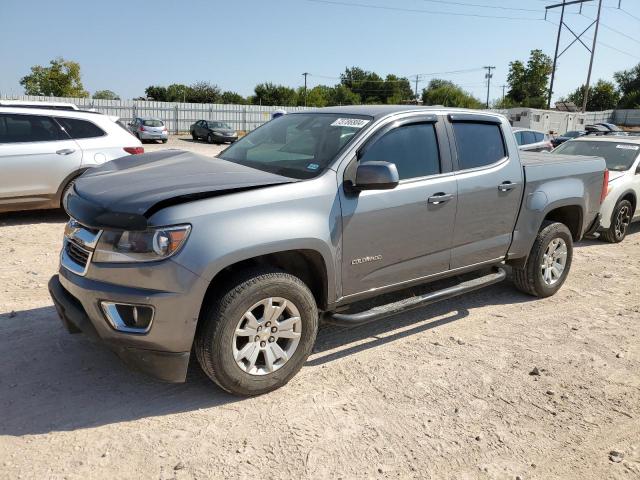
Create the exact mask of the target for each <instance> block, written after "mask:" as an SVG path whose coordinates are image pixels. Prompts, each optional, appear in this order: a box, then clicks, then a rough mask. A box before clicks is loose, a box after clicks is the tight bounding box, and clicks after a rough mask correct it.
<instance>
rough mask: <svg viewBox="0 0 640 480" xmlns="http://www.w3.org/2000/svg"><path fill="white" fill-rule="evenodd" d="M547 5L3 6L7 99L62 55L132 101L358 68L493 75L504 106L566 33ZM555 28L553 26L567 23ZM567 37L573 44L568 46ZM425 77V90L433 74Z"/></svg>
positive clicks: (561, 84) (601, 65)
mask: <svg viewBox="0 0 640 480" xmlns="http://www.w3.org/2000/svg"><path fill="white" fill-rule="evenodd" d="M345 3H346V4H361V5H373V6H378V7H387V8H365V7H358V6H352V5H345ZM454 3H459V4H460V3H463V4H476V5H484V6H494V7H498V8H493V9H492V8H481V7H479V6H474V7H472V6H468V5H467V6H462V5H454ZM551 3H555V2H554V0H549V1H548V2H547V1H544V0H512V1H503V0H393V1H390V0H336V1H335V2H334V3H323V2H322V0H321V1H318V0H314V1H311V0H226V1H217V0H208V1H205V0H185V1H183V2H175V1H174V2H170V1H166V0H153V1H131V0H126V1H123V0H109V1H108V2H107V1H102V2H97V1H89V0H83V1H79V0H59V1H55V2H53V1H50V0H1V6H0V20H1V22H2V28H1V29H0V62H1V63H0V64H1V65H2V69H1V71H0V72H1V73H0V93H2V94H16V95H17V94H21V93H22V88H21V87H20V85H19V79H20V78H21V77H22V76H24V75H25V74H27V73H28V72H29V68H30V66H32V65H34V64H47V63H48V61H49V60H50V59H51V58H54V57H56V56H63V57H65V58H68V59H73V60H75V61H78V62H79V63H80V64H81V67H82V79H83V82H84V86H85V88H86V89H88V90H89V91H90V92H94V91H96V90H101V89H111V90H114V91H115V92H117V93H118V94H119V95H120V96H121V97H123V98H132V97H136V96H139V95H143V94H144V89H145V87H146V86H148V85H151V84H160V85H168V84H170V83H186V84H189V83H192V82H195V81H200V80H205V81H210V82H212V83H215V84H218V85H219V86H220V87H221V88H223V89H225V90H234V91H237V92H239V93H241V94H242V95H248V94H251V93H252V91H253V87H254V85H255V84H256V83H259V82H262V81H272V82H276V83H283V84H286V85H290V86H294V87H295V86H299V85H301V84H302V83H303V78H302V76H301V74H302V72H305V71H306V72H310V73H311V74H312V75H311V76H310V77H309V85H310V86H314V85H317V84H320V83H324V84H334V83H336V82H337V80H335V79H333V78H325V77H338V75H339V74H340V73H341V72H342V71H343V70H344V68H345V67H347V66H352V65H357V66H360V67H362V68H365V69H368V70H374V71H376V72H378V73H380V74H383V75H384V74H387V73H395V74H399V75H406V76H414V75H415V74H418V73H419V74H427V73H428V74H432V73H437V72H451V71H459V70H470V69H478V70H474V71H467V72H465V73H458V74H444V75H435V76H436V77H440V78H448V79H450V80H453V81H455V82H457V83H459V84H461V85H462V86H464V87H465V89H467V90H469V91H471V92H472V93H474V94H475V95H476V96H478V97H480V98H484V97H485V95H486V86H485V83H484V82H485V80H484V72H483V71H482V70H479V69H480V68H481V67H482V66H484V65H495V66H496V70H495V75H494V78H493V81H492V82H493V85H495V87H493V88H492V90H491V97H492V98H494V99H496V98H499V97H500V96H501V89H500V88H499V87H498V86H499V85H502V84H504V83H506V81H505V80H506V75H507V72H508V64H509V61H511V60H514V59H522V60H526V58H527V57H528V53H529V51H530V50H531V49H534V48H541V49H542V50H543V51H545V52H546V53H547V54H549V55H552V54H553V49H554V46H555V36H556V29H557V27H556V26H554V25H553V24H551V23H549V22H544V21H542V20H540V19H542V18H543V16H544V6H545V5H548V4H551ZM596 4H597V0H595V1H593V2H590V4H588V5H587V6H585V7H584V9H583V13H584V15H586V16H589V17H593V18H595V13H596ZM617 5H618V0H604V8H603V17H602V18H603V20H602V21H603V25H606V26H607V27H606V28H605V27H602V28H601V31H600V35H599V40H601V42H603V44H600V45H598V47H597V52H596V59H595V65H594V74H593V78H594V79H598V78H605V79H610V78H611V76H612V74H613V72H615V71H618V70H621V69H626V68H630V67H632V66H633V65H635V64H637V63H639V62H640V0H622V7H623V9H624V10H625V11H626V12H627V13H625V12H622V11H619V10H617V9H616V8H615V7H617ZM389 7H391V8H396V9H405V10H392V9H388V8H389ZM519 9H522V10H519ZM529 10H533V11H529ZM577 10H578V8H577V7H575V6H574V7H569V8H568V11H569V12H572V13H570V14H569V15H568V16H567V22H568V23H569V25H570V26H571V27H572V28H574V27H575V28H574V31H576V32H579V31H582V29H583V28H584V27H586V25H588V23H589V20H588V19H587V18H586V17H585V16H580V15H577V14H576V13H575V12H577ZM556 11H558V12H559V9H557V10H556ZM436 12H448V13H449V14H448V15H445V14H439V13H436ZM453 14H464V15H478V16H460V15H453ZM629 14H630V15H629ZM631 15H633V16H635V17H637V18H633V17H632V16H631ZM485 16H486V17H490V18H485ZM496 17H518V18H523V19H520V20H514V19H511V18H509V19H507V18H496ZM549 19H550V20H552V21H553V22H555V23H556V24H557V20H558V14H552V15H550V16H549ZM612 29H613V30H617V31H618V32H621V33H617V32H614V31H613V30H612ZM563 35H564V39H563V43H565V44H566V43H567V42H568V41H569V40H570V39H569V35H570V34H569V33H568V32H566V31H565V32H564V34H563ZM624 35H627V36H628V37H630V38H628V37H626V36H624ZM604 44H606V45H607V46H605V45H604ZM589 45H590V43H589ZM611 47H613V48H611ZM616 49H617V50H616ZM618 50H621V51H618ZM623 52H626V53H623ZM629 54H631V55H629ZM588 60H589V58H588V52H587V51H586V50H585V49H584V48H583V47H582V46H580V45H578V44H576V45H574V47H572V48H571V50H569V51H568V52H567V53H566V54H565V55H564V56H563V57H562V58H561V59H560V63H559V68H558V73H557V75H558V76H557V83H556V85H557V86H556V88H555V92H556V96H562V95H566V94H567V93H569V92H570V91H571V90H573V89H575V87H577V86H578V85H579V84H581V83H583V82H584V81H585V80H586V72H587V66H588ZM422 78H423V80H422V83H421V85H420V87H421V88H422V87H423V86H425V84H426V82H427V81H428V79H429V78H431V76H426V75H425V76H423V77H422Z"/></svg>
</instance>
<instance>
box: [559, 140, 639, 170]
mask: <svg viewBox="0 0 640 480" xmlns="http://www.w3.org/2000/svg"><path fill="white" fill-rule="evenodd" d="M553 153H562V154H565V155H585V156H596V157H602V158H604V159H605V161H606V162H607V168H608V169H609V170H613V171H615V172H625V171H627V170H629V169H630V168H631V166H632V165H633V162H634V161H635V159H636V158H637V157H638V154H640V144H634V143H623V142H600V141H591V142H589V141H583V140H570V141H568V142H565V143H563V144H562V145H560V146H559V147H558V148H556V149H555V150H553Z"/></svg>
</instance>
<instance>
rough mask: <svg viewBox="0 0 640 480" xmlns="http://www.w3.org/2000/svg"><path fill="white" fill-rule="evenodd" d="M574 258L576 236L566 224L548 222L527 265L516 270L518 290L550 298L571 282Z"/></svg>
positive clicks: (515, 282)
mask: <svg viewBox="0 0 640 480" xmlns="http://www.w3.org/2000/svg"><path fill="white" fill-rule="evenodd" d="M572 259H573V237H572V236H571V232H570V231H569V229H568V228H567V226H566V225H564V224H562V223H559V222H547V221H545V222H544V223H543V224H542V228H541V229H540V231H539V232H538V235H537V236H536V240H535V242H534V243H533V247H532V248H531V253H530V254H529V258H528V259H527V263H526V264H525V265H524V266H523V267H521V268H514V269H513V282H514V284H515V286H516V287H517V288H518V290H520V291H522V292H524V293H528V294H529V295H534V296H536V297H541V298H544V297H550V296H551V295H553V294H555V293H556V292H557V291H558V290H560V287H562V284H563V283H564V282H565V280H566V279H567V275H568V274H569V270H570V268H571V261H572Z"/></svg>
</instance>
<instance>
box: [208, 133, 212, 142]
mask: <svg viewBox="0 0 640 480" xmlns="http://www.w3.org/2000/svg"><path fill="white" fill-rule="evenodd" d="M207 143H213V135H211V134H209V135H207Z"/></svg>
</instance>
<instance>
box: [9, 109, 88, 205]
mask: <svg viewBox="0 0 640 480" xmlns="http://www.w3.org/2000/svg"><path fill="white" fill-rule="evenodd" d="M81 160H82V150H81V149H80V147H79V145H78V144H77V143H76V142H75V141H74V140H72V139H70V138H69V136H68V135H67V134H66V133H65V132H64V131H63V130H62V129H61V128H60V125H58V123H56V122H55V121H54V119H53V118H52V117H50V116H46V115H24V114H14V113H0V172H1V173H0V198H1V199H3V201H4V202H13V201H15V202H29V201H33V202H42V201H45V200H48V199H52V198H55V196H56V194H57V193H58V190H59V189H60V187H61V185H62V183H63V182H64V181H65V180H66V179H67V177H68V176H69V175H70V174H71V173H73V172H74V171H77V170H78V169H79V168H80V163H81Z"/></svg>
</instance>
